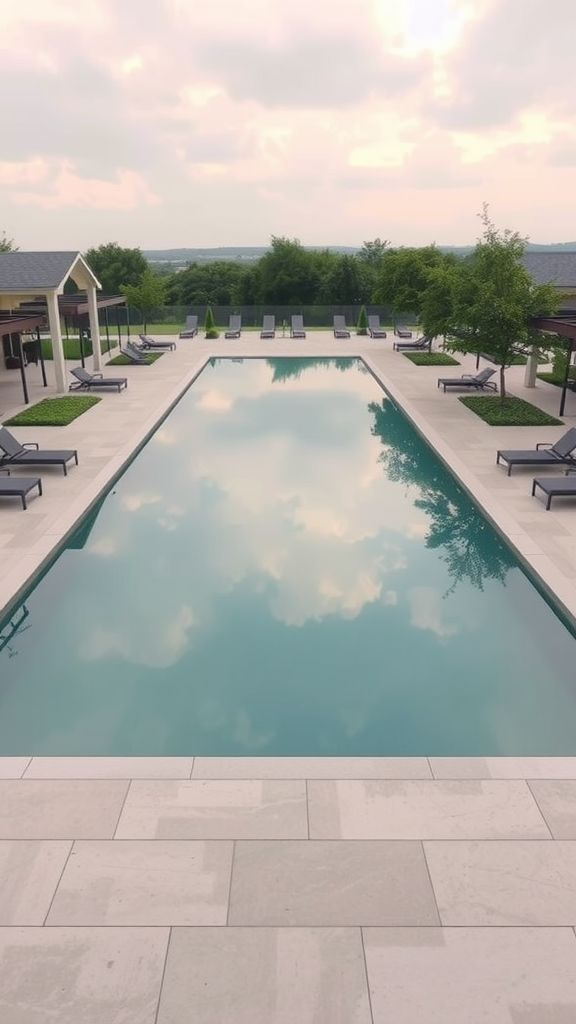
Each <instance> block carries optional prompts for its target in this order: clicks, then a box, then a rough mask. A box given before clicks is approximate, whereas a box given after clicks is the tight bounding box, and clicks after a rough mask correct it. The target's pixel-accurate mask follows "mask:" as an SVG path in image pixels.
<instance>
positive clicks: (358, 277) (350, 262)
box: [320, 254, 370, 305]
mask: <svg viewBox="0 0 576 1024" xmlns="http://www.w3.org/2000/svg"><path fill="white" fill-rule="evenodd" d="M365 285H366V275H365V274H363V273H362V269H361V264H360V263H359V262H358V260H357V259H356V257H355V256H348V255H343V256H341V255H338V254H335V258H334V259H333V260H332V261H331V264H330V265H329V268H328V270H327V273H326V274H325V276H324V281H323V284H322V289H321V293H320V294H321V296H322V298H323V301H324V302H327V303H336V304H337V305H356V304H357V303H359V302H365V301H367V299H369V298H370V296H369V295H368V296H367V295H366V288H365Z"/></svg>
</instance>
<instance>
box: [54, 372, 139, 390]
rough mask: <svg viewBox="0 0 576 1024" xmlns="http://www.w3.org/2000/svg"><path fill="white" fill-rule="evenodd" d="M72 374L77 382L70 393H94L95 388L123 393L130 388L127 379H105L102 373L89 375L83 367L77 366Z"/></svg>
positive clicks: (70, 388)
mask: <svg viewBox="0 0 576 1024" xmlns="http://www.w3.org/2000/svg"><path fill="white" fill-rule="evenodd" d="M70 373H71V374H72V376H73V377H75V378H76V381H75V383H74V384H71V385H70V387H69V388H68V390H69V391H92V389H93V388H102V389H106V390H110V388H116V389H117V390H118V391H122V388H127V387H128V378H127V377H104V376H103V374H101V373H88V370H85V369H84V367H83V366H76V367H75V368H74V369H73V370H70Z"/></svg>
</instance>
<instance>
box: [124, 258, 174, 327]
mask: <svg viewBox="0 0 576 1024" xmlns="http://www.w3.org/2000/svg"><path fill="white" fill-rule="evenodd" d="M165 288H166V282H165V280H164V278H162V277H159V276H158V274H155V273H154V271H153V270H152V269H151V268H150V267H148V266H147V267H146V270H145V271H144V273H143V274H142V276H141V278H140V280H139V282H138V284H123V285H122V287H121V291H122V292H123V293H124V294H125V295H126V301H127V303H128V306H135V307H136V309H138V310H139V311H140V313H141V315H142V322H143V325H144V333H146V327H147V324H148V320H149V319H150V317H151V315H152V313H153V312H154V310H156V309H158V307H159V306H163V305H164V292H165Z"/></svg>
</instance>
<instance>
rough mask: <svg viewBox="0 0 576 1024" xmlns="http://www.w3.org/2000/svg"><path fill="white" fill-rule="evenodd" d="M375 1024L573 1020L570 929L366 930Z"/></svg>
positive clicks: (575, 947) (574, 945) (556, 1023)
mask: <svg viewBox="0 0 576 1024" xmlns="http://www.w3.org/2000/svg"><path fill="white" fill-rule="evenodd" d="M363 934H364V948H365V950H366V964H367V969H368V981H369V985H370V996H371V1003H372V1013H373V1021H374V1024H392V1022H393V1024H415V1022H417V1021H422V1022H426V1024H480V1022H485V1024H573V1021H575V1020H576V971H575V970H574V963H575V960H576V938H575V936H574V932H573V931H572V930H571V929H569V928H387V929H381V928H365V929H364V932H363Z"/></svg>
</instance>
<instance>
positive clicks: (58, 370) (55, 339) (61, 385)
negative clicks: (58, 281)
mask: <svg viewBox="0 0 576 1024" xmlns="http://www.w3.org/2000/svg"><path fill="white" fill-rule="evenodd" d="M46 303H47V305H48V323H49V325H50V337H51V339H52V359H53V360H54V375H55V377H56V391H57V392H58V394H60V395H63V394H65V393H66V391H67V390H68V388H67V386H66V360H65V359H64V346H63V345H62V331H61V329H60V309H59V307H58V295H57V293H56V292H55V291H49V292H47V293H46Z"/></svg>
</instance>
